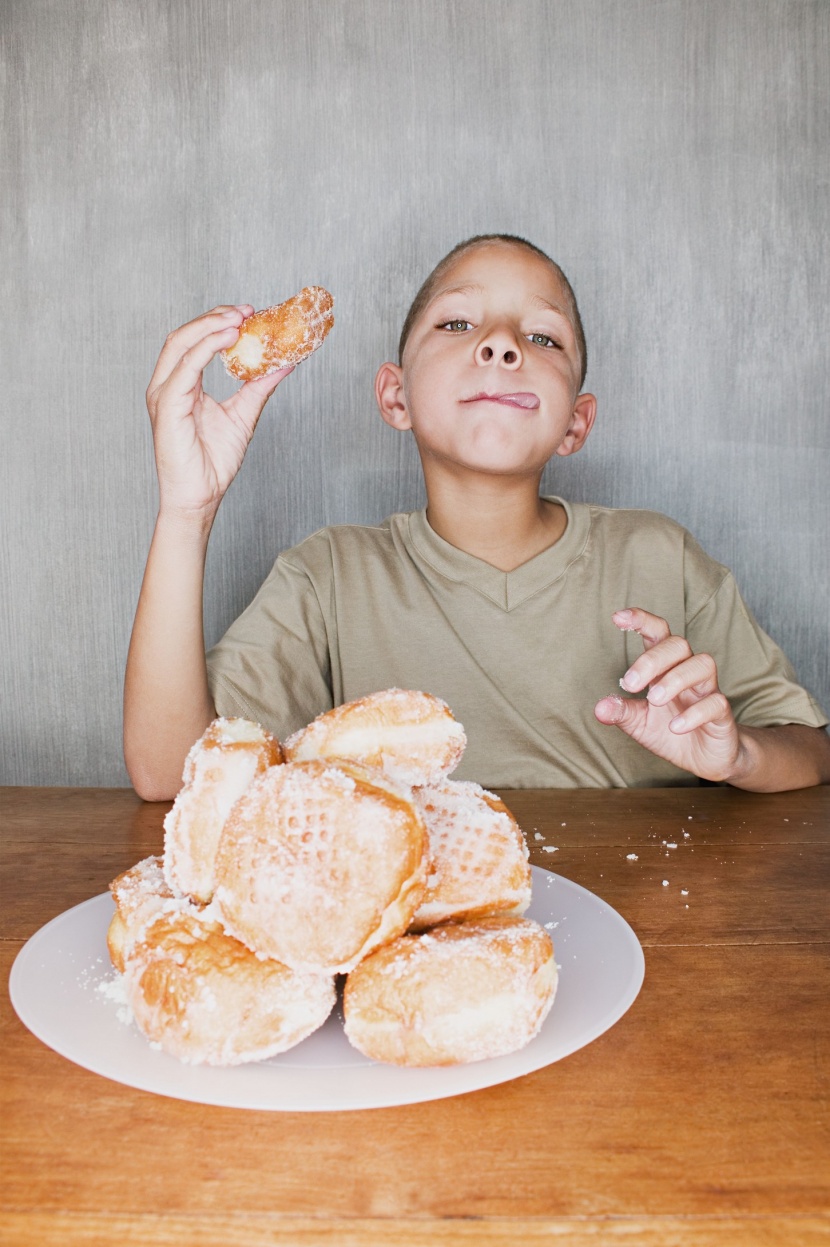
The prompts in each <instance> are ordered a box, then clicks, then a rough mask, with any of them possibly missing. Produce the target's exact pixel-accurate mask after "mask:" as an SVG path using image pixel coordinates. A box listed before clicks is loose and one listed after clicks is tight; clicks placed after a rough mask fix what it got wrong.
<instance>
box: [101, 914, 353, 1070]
mask: <svg viewBox="0 0 830 1247" xmlns="http://www.w3.org/2000/svg"><path fill="white" fill-rule="evenodd" d="M124 986H125V989H126V996H127V1002H128V1004H129V1005H130V1008H131V1009H132V1011H133V1016H134V1018H135V1021H136V1024H137V1026H138V1028H139V1030H141V1031H142V1032H143V1033H144V1035H146V1036H147V1038H148V1039H149V1040H150V1041H151V1042H152V1043H156V1044H158V1045H159V1046H160V1047H161V1048H162V1049H163V1050H164V1051H165V1052H168V1053H170V1055H171V1056H175V1057H178V1059H179V1060H180V1061H184V1062H186V1063H187V1064H192V1065H200V1064H207V1065H241V1064H242V1063H243V1062H246V1061H261V1060H264V1059H265V1058H266V1057H271V1056H275V1055H276V1054H277V1053H278V1052H285V1051H286V1049H288V1048H293V1047H294V1045H295V1044H298V1043H299V1042H300V1041H301V1040H302V1039H305V1038H306V1036H307V1035H310V1034H311V1033H312V1031H315V1030H317V1028H318V1027H320V1026H322V1024H323V1023H324V1022H325V1020H326V1018H327V1017H328V1015H329V1014H330V1013H331V1010H332V1008H333V1007H334V1002H335V997H336V993H335V987H334V979H333V978H331V977H325V976H322V975H303V974H295V973H294V971H292V970H289V969H288V968H287V967H286V966H283V965H280V964H279V962H277V961H269V960H266V959H264V958H260V957H257V956H256V954H255V953H252V952H251V951H250V950H249V949H247V948H245V946H244V945H243V944H240V943H239V941H238V940H235V939H232V938H231V937H230V936H228V935H226V934H225V933H224V931H223V930H222V928H221V926H220V925H219V923H218V922H212V921H209V920H208V919H207V917H206V916H203V915H202V916H200V915H199V914H197V913H195V912H194V911H192V910H190V911H188V912H179V913H174V914H171V915H169V916H167V915H165V916H162V917H160V918H158V919H157V920H156V921H155V922H154V923H152V925H151V926H150V927H149V928H148V929H147V931H146V933H145V935H144V938H143V940H141V941H140V942H139V943H138V944H136V946H135V947H134V948H133V950H132V952H131V954H130V956H129V957H128V958H127V962H126V967H125V974H124Z"/></svg>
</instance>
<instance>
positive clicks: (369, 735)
mask: <svg viewBox="0 0 830 1247" xmlns="http://www.w3.org/2000/svg"><path fill="white" fill-rule="evenodd" d="M466 744H467V737H466V736H465V734H464V729H463V727H462V726H461V724H460V723H458V722H457V721H456V720H455V719H454V718H453V715H452V712H451V710H450V708H449V706H448V705H447V704H446V702H443V701H441V699H440V698H438V697H433V696H432V694H431V693H420V692H414V691H412V690H409V689H399V688H390V689H386V690H385V691H383V692H380V693H370V694H369V695H368V696H367V697H361V698H359V699H358V700H357V701H351V702H347V703H346V704H345V705H342V706H336V707H335V709H334V710H328V711H326V713H325V714H321V715H318V717H317V718H316V719H315V720H314V722H313V723H310V724H309V725H308V727H305V728H303V729H302V731H299V732H295V733H294V735H293V736H289V738H288V740H287V741H285V743H284V749H285V756H286V758H287V759H288V760H289V761H290V762H302V761H306V760H307V759H310V758H354V759H355V760H356V761H359V762H365V763H366V764H367V765H369V766H378V767H380V768H381V770H383V771H385V772H386V774H387V775H389V776H391V777H392V778H393V779H396V780H398V781H400V782H402V783H404V784H411V785H412V786H418V785H422V784H435V783H438V781H439V780H441V779H442V778H443V777H444V776H446V775H448V774H449V773H450V771H452V770H454V769H455V767H456V766H458V763H459V762H460V761H461V755H462V754H463V752H464V748H465V746H466Z"/></svg>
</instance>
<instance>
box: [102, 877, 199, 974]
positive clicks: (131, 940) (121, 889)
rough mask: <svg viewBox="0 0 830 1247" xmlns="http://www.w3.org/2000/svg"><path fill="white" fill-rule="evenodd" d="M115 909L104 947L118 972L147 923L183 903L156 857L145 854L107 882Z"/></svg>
mask: <svg viewBox="0 0 830 1247" xmlns="http://www.w3.org/2000/svg"><path fill="white" fill-rule="evenodd" d="M110 892H111V893H112V899H113V900H114V901H115V913H114V914H113V916H112V921H111V922H110V925H109V929H108V930H107V948H108V949H109V955H110V958H111V960H112V964H113V965H114V966H115V968H116V970H117V971H118V972H119V974H123V973H124V963H125V961H126V959H127V957H128V956H129V955H130V952H131V950H132V947H133V945H134V944H136V943H137V942H138V941H139V940H140V939H141V938H142V937H143V935H144V932H145V930H146V928H147V927H148V926H149V925H150V923H152V922H155V920H156V918H159V917H160V916H161V915H162V914H164V913H165V912H168V911H172V910H175V909H177V908H181V907H182V906H186V905H187V904H188V902H187V901H186V899H184V898H183V897H181V895H180V894H177V893H175V892H174V891H173V889H172V888H171V887H170V886H169V885H168V883H167V880H166V879H165V877H164V872H163V870H162V859H161V858H160V857H145V858H144V860H143V861H141V862H138V863H137V864H136V865H135V866H133V867H131V868H130V870H125V871H124V873H123V874H121V875H118V877H117V878H116V879H113V881H112V883H111V884H110Z"/></svg>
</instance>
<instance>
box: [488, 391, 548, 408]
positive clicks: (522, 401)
mask: <svg viewBox="0 0 830 1247" xmlns="http://www.w3.org/2000/svg"><path fill="white" fill-rule="evenodd" d="M498 401H499V402H500V403H507V404H508V405H509V406H511V407H523V408H524V409H525V411H535V409H536V408H537V407H538V406H539V399H538V398H537V396H536V395H535V394H500V395H499V400H498Z"/></svg>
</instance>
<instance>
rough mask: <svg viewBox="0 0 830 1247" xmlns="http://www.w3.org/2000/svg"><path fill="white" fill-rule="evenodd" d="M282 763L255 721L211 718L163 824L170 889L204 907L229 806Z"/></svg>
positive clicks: (279, 753) (271, 741)
mask: <svg viewBox="0 0 830 1247" xmlns="http://www.w3.org/2000/svg"><path fill="white" fill-rule="evenodd" d="M281 762H282V750H281V749H280V745H279V742H278V741H277V740H275V739H274V737H273V736H271V735H270V734H269V733H268V732H266V731H265V729H264V728H261V727H260V726H259V724H258V723H251V722H249V721H248V720H247V719H222V718H220V719H215V720H214V721H213V723H211V725H210V727H209V728H208V729H207V731H206V732H205V733H204V735H203V736H202V737H200V739H199V740H197V742H196V744H195V745H194V746H193V748H192V749H191V750H190V753H189V754H188V755H187V760H186V761H185V764H184V775H183V777H182V778H183V781H184V787H183V788H182V789H181V791H180V792H179V794H178V796H177V797H176V800H175V802H174V803H173V808H172V809H171V810H170V812H169V813H168V815H167V817H166V818H165V820H164V873H165V876H166V878H167V882H168V883H169V884H170V886H171V888H173V889H175V890H177V891H179V892H185V893H187V895H188V896H192V897H193V898H194V899H195V900H197V901H201V902H203V903H207V902H208V901H209V900H210V898H211V896H212V895H213V862H214V859H215V857H216V847H217V845H218V843H219V834H220V832H221V830H222V827H223V826H224V824H225V819H226V818H227V817H228V814H229V813H230V810H231V806H232V805H233V804H234V802H235V801H237V800H238V799H239V797H241V796H242V794H243V792H244V791H245V789H246V788H247V787H248V785H249V784H250V783H251V782H252V780H253V779H255V777H256V776H257V775H261V774H262V773H263V772H264V771H265V770H267V768H268V767H270V766H276V765H278V764H279V763H281Z"/></svg>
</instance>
